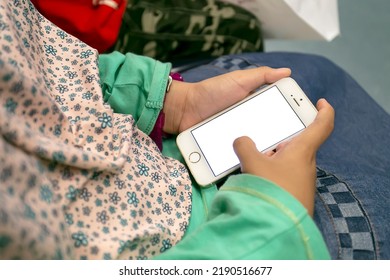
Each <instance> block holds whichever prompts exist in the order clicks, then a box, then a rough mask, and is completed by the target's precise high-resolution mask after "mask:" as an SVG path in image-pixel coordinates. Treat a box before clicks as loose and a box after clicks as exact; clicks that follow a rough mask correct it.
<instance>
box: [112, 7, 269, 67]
mask: <svg viewBox="0 0 390 280" xmlns="http://www.w3.org/2000/svg"><path fill="white" fill-rule="evenodd" d="M262 40H263V38H262V33H261V26H260V22H259V21H258V20H257V19H256V17H255V16H254V15H252V14H251V13H249V12H248V11H246V10H244V9H242V8H240V7H237V6H234V5H232V4H228V3H225V2H221V1H215V0H161V1H156V0H129V2H128V4H127V8H126V11H125V14H124V17H123V23H122V27H121V30H120V33H119V36H118V40H117V43H116V44H115V45H114V47H113V49H111V50H118V51H121V52H133V53H136V54H142V55H146V56H149V57H153V58H155V59H158V60H161V61H170V62H174V61H183V60H184V61H185V60H191V59H194V58H196V59H199V58H211V57H217V56H221V55H224V54H234V53H242V52H251V51H262V50H263V43H262Z"/></svg>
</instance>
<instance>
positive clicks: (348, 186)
mask: <svg viewBox="0 0 390 280" xmlns="http://www.w3.org/2000/svg"><path fill="white" fill-rule="evenodd" d="M265 65H266V66H270V67H289V68H291V69H292V77H293V78H294V79H295V80H296V81H297V82H298V84H300V86H301V87H302V88H303V90H304V91H305V92H306V94H307V95H308V97H309V98H310V99H311V101H312V102H313V103H314V104H315V103H316V101H317V100H318V99H319V98H322V97H324V98H326V99H327V100H328V101H329V102H330V103H331V104H332V106H333V107H334V109H335V111H336V119H335V129H334V132H333V134H332V135H331V137H330V138H329V139H328V140H327V142H326V143H325V144H324V145H323V146H322V147H321V148H320V150H319V151H318V154H317V166H318V167H317V195H316V203H315V215H314V220H315V222H316V223H317V225H318V227H319V229H320V230H321V232H322V233H323V236H324V239H325V242H326V244H327V246H328V249H329V251H330V254H331V256H332V258H333V259H366V260H367V259H390V242H389V240H388V238H389V237H390V215H389V210H390V207H389V202H390V115H389V114H387V113H386V112H385V111H384V110H383V109H382V108H381V107H380V106H379V105H378V104H377V103H376V102H375V101H374V100H373V99H372V98H371V97H370V96H369V95H368V94H367V92H365V90H364V89H363V88H362V87H361V86H359V84H357V83H356V81H355V80H354V79H353V78H352V77H351V76H350V75H348V73H346V72H345V71H344V70H342V69H341V68H340V67H338V66H337V65H335V64H334V63H333V62H331V61H329V60H328V59H325V58H323V57H320V56H315V55H306V54H298V53H280V52H274V53H248V54H240V55H231V56H224V57H221V58H219V59H216V60H214V61H212V62H210V63H208V64H205V65H202V66H199V67H196V68H193V69H190V70H187V71H185V72H184V73H183V77H184V79H185V80H186V81H189V82H195V81H199V80H203V79H205V78H209V77H211V76H215V75H219V74H222V73H225V72H228V71H232V70H237V69H246V68H253V67H257V66H265Z"/></svg>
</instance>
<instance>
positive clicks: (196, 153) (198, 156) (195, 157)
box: [188, 152, 200, 163]
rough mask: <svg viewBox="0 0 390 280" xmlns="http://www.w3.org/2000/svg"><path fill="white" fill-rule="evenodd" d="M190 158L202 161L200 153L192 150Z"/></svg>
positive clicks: (194, 160) (193, 160) (194, 161)
mask: <svg viewBox="0 0 390 280" xmlns="http://www.w3.org/2000/svg"><path fill="white" fill-rule="evenodd" d="M188 159H189V160H190V162H192V163H197V162H198V161H200V154H199V153H198V152H192V153H191V154H190V155H189V157H188Z"/></svg>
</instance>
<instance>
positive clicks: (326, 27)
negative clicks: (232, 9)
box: [222, 0, 340, 41]
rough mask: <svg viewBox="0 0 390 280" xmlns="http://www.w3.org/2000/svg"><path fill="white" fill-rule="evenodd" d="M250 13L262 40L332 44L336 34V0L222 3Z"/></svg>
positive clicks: (227, 0) (338, 27)
mask: <svg viewBox="0 0 390 280" xmlns="http://www.w3.org/2000/svg"><path fill="white" fill-rule="evenodd" d="M222 1H225V2H229V3H232V4H235V5H237V6H240V7H242V8H244V9H246V10H248V11H250V12H252V13H253V14H254V15H255V16H257V18H258V19H259V20H260V22H261V23H262V30H263V32H264V34H263V35H264V38H273V39H311V40H326V41H332V40H333V39H334V38H335V37H336V36H338V35H339V34H340V26H339V14H338V2H337V0H222Z"/></svg>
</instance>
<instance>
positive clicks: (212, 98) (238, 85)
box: [164, 67, 291, 134]
mask: <svg viewBox="0 0 390 280" xmlns="http://www.w3.org/2000/svg"><path fill="white" fill-rule="evenodd" d="M290 74H291V71H290V69H288V68H280V69H272V68H269V67H259V68H254V69H247V70H237V71H233V72H230V73H226V74H224V75H220V76H217V77H213V78H210V79H207V80H204V81H201V82H198V83H185V82H178V81H173V82H172V85H171V89H170V91H169V92H168V93H167V96H166V98H165V103H164V113H165V125H164V131H165V132H167V133H171V134H175V133H179V132H181V131H183V130H185V129H187V128H189V127H191V126H192V125H195V124H197V123H199V122H201V121H203V120H205V119H206V118H208V117H210V116H212V115H213V114H215V113H218V112H220V111H222V110H223V109H225V108H227V107H229V106H230V105H233V104H234V103H236V102H238V101H240V100H242V99H243V98H245V97H246V96H247V95H248V94H249V93H250V92H251V91H253V90H255V89H256V88H258V87H260V86H262V85H264V84H270V83H273V82H276V81H277V80H280V79H282V78H284V77H288V76H290Z"/></svg>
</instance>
